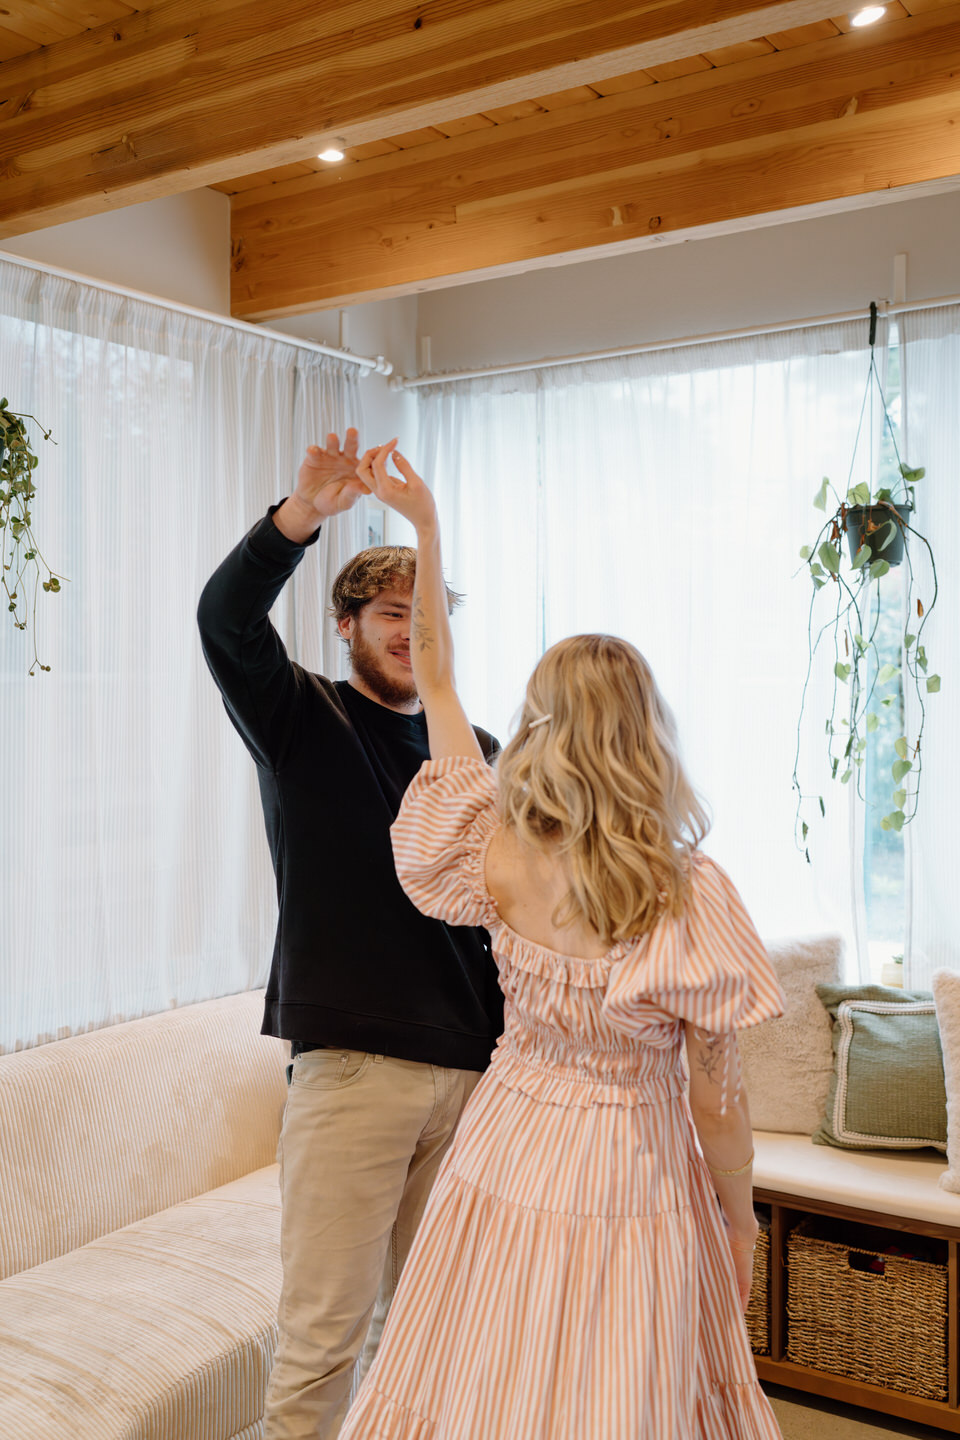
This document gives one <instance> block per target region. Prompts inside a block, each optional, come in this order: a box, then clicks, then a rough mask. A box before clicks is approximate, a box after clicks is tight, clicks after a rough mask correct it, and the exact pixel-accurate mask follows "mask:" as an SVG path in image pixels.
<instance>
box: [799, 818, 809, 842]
mask: <svg viewBox="0 0 960 1440" xmlns="http://www.w3.org/2000/svg"><path fill="white" fill-rule="evenodd" d="M809 834H810V826H809V825H808V824H807V822H806V820H804V821H803V822H802V824H801V826H800V838H801V839H802V840H806V838H807V836H808V835H809Z"/></svg>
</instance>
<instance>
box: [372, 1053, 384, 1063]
mask: <svg viewBox="0 0 960 1440" xmlns="http://www.w3.org/2000/svg"><path fill="white" fill-rule="evenodd" d="M373 1063H374V1065H382V1064H383V1056H382V1055H374V1057H373Z"/></svg>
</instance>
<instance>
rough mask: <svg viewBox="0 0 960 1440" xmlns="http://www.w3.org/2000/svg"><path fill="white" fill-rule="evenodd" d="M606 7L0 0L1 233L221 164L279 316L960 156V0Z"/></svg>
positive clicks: (256, 300) (767, 206) (536, 260)
mask: <svg viewBox="0 0 960 1440" xmlns="http://www.w3.org/2000/svg"><path fill="white" fill-rule="evenodd" d="M584 8H585V9H587V10H588V11H589V12H590V16H591V17H592V19H591V18H589V17H588V18H587V19H586V20H585V19H584V18H583V13H582V11H581V8H580V7H579V6H577V5H575V4H572V3H571V4H568V5H567V6H562V5H556V4H553V5H548V4H546V3H545V0H505V3H494V4H490V3H488V0H487V3H484V4H481V3H479V0H425V3H421V4H420V5H419V6H410V5H404V4H403V3H402V0H399V3H398V0H360V3H359V4H357V3H351V0H339V3H338V4H333V5H327V6H324V7H317V6H315V5H314V6H310V5H307V4H305V3H304V0H274V5H273V6H272V7H270V9H269V11H267V9H266V7H262V6H257V5H251V4H250V3H248V0H173V3H170V4H166V5H163V6H158V7H154V8H153V9H151V10H147V11H144V10H141V11H135V10H134V9H133V7H131V6H129V5H126V4H122V3H118V0H0V235H4V234H6V235H15V234H17V233H23V232H24V231H27V230H30V229H36V228H40V227H41V226H43V225H45V224H52V223H57V222H58V221H60V220H63V219H66V218H73V216H74V215H78V214H90V213H96V212H97V211H98V210H102V209H106V208H112V207H113V206H115V205H118V204H123V203H131V202H132V201H134V200H140V199H145V198H151V196H153V195H160V194H170V193H175V192H176V191H178V190H186V189H191V188H195V187H196V186H197V184H199V183H203V182H204V181H206V182H207V183H211V184H213V186H214V187H215V188H216V189H219V190H222V191H224V192H225V193H226V194H228V195H229V196H230V197H231V211H232V230H233V300H232V304H233V310H234V313H235V314H236V315H240V316H245V317H247V318H250V319H265V318H269V317H273V316H279V315H283V314H292V313H297V312H304V311H309V310H315V309H321V308H325V307H329V306H335V305H342V304H345V303H353V302H356V301H358V300H363V299H373V298H378V297H380V296H383V295H389V294H403V293H409V292H411V291H416V290H423V289H426V288H430V287H432V286H434V285H438V284H450V283H453V281H454V279H455V278H456V277H463V278H467V277H469V276H470V275H474V276H476V275H477V274H481V273H510V271H511V270H517V269H525V268H529V267H530V266H531V265H537V264H544V263H557V260H558V257H561V256H566V255H569V254H577V255H579V256H581V257H582V256H583V255H585V254H595V255H602V254H604V253H613V252H614V250H622V249H624V248H632V247H634V246H638V245H641V244H643V243H649V242H650V239H651V237H652V236H658V235H659V236H663V235H665V234H669V233H670V232H672V231H677V230H682V231H684V233H687V232H691V231H694V232H695V231H696V229H697V228H698V227H702V226H708V225H716V224H718V223H721V224H722V223H724V222H743V223H749V222H750V220H751V218H753V217H756V216H758V215H762V214H764V213H768V212H771V211H778V212H779V211H782V210H790V209H791V208H793V207H797V206H809V205H817V204H824V203H830V202H835V201H837V200H842V199H845V198H847V199H851V198H852V197H862V196H867V195H870V194H871V193H872V192H875V191H878V190H884V189H891V188H896V187H900V186H904V185H909V184H914V183H916V182H918V181H927V182H936V183H943V184H944V185H947V184H950V183H952V177H960V3H956V0H953V3H950V0H894V3H891V4H888V5H887V6H886V7H884V14H883V16H882V18H881V20H880V21H878V22H877V23H876V24H875V25H873V26H870V27H869V28H864V29H857V28H854V27H853V26H852V24H851V16H850V14H845V15H840V16H836V15H834V16H829V15H828V14H827V13H826V11H827V10H828V9H829V8H830V7H829V3H828V4H826V5H821V6H819V7H818V5H817V3H816V0H783V3H781V4H776V3H774V4H772V5H771V4H766V5H764V6H763V7H762V8H760V7H759V5H758V3H757V0H739V3H736V0H734V3H725V0H713V3H704V0H699V3H696V4H693V3H692V0H667V3H666V4H664V3H663V0H660V3H653V4H651V3H649V0H648V3H646V4H644V3H637V4H632V5H631V4H628V3H618V0H606V3H605V4H604V5H603V6H593V7H584ZM311 9H312V10H313V11H314V12H316V11H317V10H320V11H322V22H323V23H322V26H320V27H319V29H318V22H317V19H316V15H315V14H314V15H313V17H312V19H311V18H310V17H309V16H308V12H309V11H310V10H311ZM281 11H282V12H283V13H282V14H281V13H280V12H281ZM667 12H669V13H667ZM751 17H752V18H751ZM761 21H763V22H765V25H764V29H763V33H756V27H757V25H758V24H759V23H760V22H761ZM781 21H783V22H789V21H797V22H799V23H784V24H783V25H782V26H779V28H778V25H779V22H781ZM284 22H285V23H286V27H287V30H286V34H285V33H284ZM770 22H773V28H770ZM188 24H189V31H188V33H187V34H186V35H185V34H184V31H185V27H186V26H187V25H188ZM304 25H307V26H308V28H309V32H310V33H309V36H308V35H307V33H306V31H305V30H304ZM291 27H292V28H291ZM319 30H322V31H323V33H322V34H320V33H319ZM424 32H427V33H428V37H429V39H430V41H431V43H432V48H430V46H426V47H425V46H422V45H419V44H418V43H417V42H418V40H419V38H420V36H421V35H423V33H424ZM411 36H412V37H413V39H414V44H413V46H412V47H411V45H410V39H411ZM271 37H280V38H279V39H276V40H275V43H274V53H275V55H276V58H277V61H278V62H279V63H278V64H277V68H276V71H275V73H274V74H273V75H268V76H266V77H265V76H264V73H263V70H264V66H265V65H266V58H265V57H264V58H263V61H262V63H261V65H260V67H259V69H258V68H257V67H256V66H254V67H253V76H254V77H255V78H254V79H253V80H250V79H249V78H248V77H249V73H250V60H251V57H252V56H255V55H256V54H257V53H259V54H260V56H261V57H263V54H264V47H265V46H266V45H267V44H268V39H269V38H271ZM434 37H436V38H435V39H434ZM711 42H715V43H711ZM305 44H308V45H312V47H313V48H312V50H310V53H309V56H308V57H305V53H304V47H305ZM41 47H42V48H41ZM465 56H470V57H472V58H471V59H470V60H468V61H465ZM305 58H309V61H310V65H309V68H308V70H307V71H306V72H305V71H304V61H305ZM618 60H619V61H621V62H623V61H625V60H631V61H634V62H636V61H638V60H642V61H645V62H646V63H643V64H642V65H636V64H633V65H630V66H629V67H628V66H626V65H625V64H622V63H621V64H620V65H618V64H617V63H616V62H617V61H618ZM284 61H286V62H287V63H286V65H284V63H283V62H284ZM4 62H5V63H4ZM118 62H119V64H118ZM400 64H403V65H404V69H403V71H402V74H403V76H404V78H405V79H406V80H407V81H408V83H407V84H406V85H402V84H401V85H398V84H397V83H396V81H395V76H396V73H397V66H398V65H400ZM418 65H419V73H417V67H418ZM378 66H379V67H380V71H382V73H380V71H378V70H377V67H378ZM267 68H269V67H267ZM233 71H235V72H236V76H235V78H236V88H237V93H236V95H234V96H231V97H230V99H229V103H227V102H225V103H224V105H223V106H221V107H219V108H218V106H217V104H216V103H215V101H214V100H213V99H212V98H211V97H212V96H214V95H215V94H217V93H220V94H223V92H224V90H229V84H228V82H229V81H230V80H231V79H233V78H234V75H233ZM118 72H122V73H118ZM152 72H153V73H156V75H157V77H158V79H159V78H163V74H164V72H165V73H166V80H167V85H166V89H167V92H169V88H170V83H171V82H173V84H174V86H175V87H176V88H177V89H178V90H179V96H180V104H179V105H177V106H175V107H173V108H171V107H170V106H169V105H167V107H166V109H164V108H163V105H162V104H161V102H160V98H159V88H158V91H157V95H156V98H155V99H154V100H153V101H152V103H151V95H152V94H153V86H152V83H151V79H150V76H151V73H152ZM305 73H307V74H309V73H312V74H313V75H315V76H323V77H324V79H325V82H326V83H321V81H320V80H319V79H318V80H317V90H318V91H319V92H320V99H319V102H318V103H316V104H314V102H315V101H317V96H316V95H315V94H313V93H312V92H311V91H310V89H309V88H305V86H304V74H305ZM360 77H362V81H361V79H360ZM5 80H8V81H9V83H4V82H5ZM285 80H287V81H288V82H289V83H288V84H287V85H286V87H284V81H285ZM558 81H560V82H570V83H556V82H558ZM132 82H135V88H134V85H133V84H132ZM204 85H205V87H206V88H205V89H204V88H203V87H204ZM271 86H272V88H271ZM285 89H286V91H288V92H290V94H289V95H287V94H285V93H284V90H285ZM351 92H353V93H351ZM255 99H256V100H257V101H258V102H259V104H260V106H261V107H264V113H263V114H262V115H260V116H259V117H258V114H257V112H256V110H254V109H253V108H252V107H253V103H254V100H255ZM471 100H473V101H476V102H478V103H476V104H475V105H471V104H470V101H471ZM271 101H273V108H272V109H270V110H269V111H267V109H266V108H265V107H267V106H269V105H270V103H271ZM291 101H292V104H291ZM482 101H488V102H489V103H479V102H482ZM284 105H286V107H287V108H286V110H284V109H283V107H284ZM98 106H99V112H98V108H97V107H98ZM278 108H279V110H281V111H283V113H282V114H278V113H277V111H278ZM311 109H313V111H314V112H315V113H312V114H308V113H307V112H309V111H311ZM268 116H269V118H267V117H268ZM410 120H415V121H418V122H420V123H414V124H409V125H408V124H406V123H404V122H407V121H410ZM5 132H6V133H5ZM338 137H342V140H343V144H342V147H341V148H343V149H344V155H345V158H344V160H343V161H342V162H340V163H338V164H336V165H334V166H330V165H328V164H325V163H324V162H322V161H320V160H319V159H318V158H317V157H316V151H317V149H318V148H319V147H320V145H321V144H325V143H329V142H330V141H333V140H335V139H336V138H338ZM104 140H106V141H107V142H108V143H107V144H106V145H101V148H99V149H96V148H94V147H95V146H96V144H97V142H98V141H99V142H103V141H104ZM161 141H162V143H161ZM351 141H353V142H354V143H350V142H351ZM111 142H112V143H111ZM105 157H106V158H105ZM233 157H237V158H233ZM254 157H262V158H263V159H264V160H266V161H267V162H268V163H267V164H266V165H262V166H251V165H250V163H249V161H250V159H251V158H254ZM231 161H232V165H231ZM275 161H280V162H282V163H272V162H275ZM84 162H86V163H84ZM231 177H234V178H231ZM958 242H960V237H958Z"/></svg>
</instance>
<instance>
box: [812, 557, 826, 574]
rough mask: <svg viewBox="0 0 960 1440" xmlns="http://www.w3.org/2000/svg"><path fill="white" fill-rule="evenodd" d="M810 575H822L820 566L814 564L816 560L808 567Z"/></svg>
mask: <svg viewBox="0 0 960 1440" xmlns="http://www.w3.org/2000/svg"><path fill="white" fill-rule="evenodd" d="M810 574H811V575H822V574H823V566H822V565H818V564H817V562H816V560H814V561H813V563H812V565H811V566H810Z"/></svg>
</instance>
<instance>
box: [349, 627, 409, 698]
mask: <svg viewBox="0 0 960 1440" xmlns="http://www.w3.org/2000/svg"><path fill="white" fill-rule="evenodd" d="M350 664H351V665H352V666H353V668H354V671H355V672H356V674H357V675H358V676H359V678H360V679H361V680H362V681H363V683H364V684H365V685H366V686H367V688H368V689H369V690H372V691H373V693H374V695H376V697H377V699H378V700H379V701H380V703H381V705H404V704H409V703H410V701H411V700H416V698H417V687H416V685H415V684H414V681H413V676H412V675H411V676H410V678H409V680H407V679H404V680H394V679H393V678H392V677H391V676H390V675H387V674H385V673H384V671H383V670H382V669H381V667H380V661H379V660H378V659H377V652H376V651H375V650H374V648H373V646H372V645H371V644H370V642H369V641H368V640H366V639H365V638H364V636H363V633H362V631H361V630H360V627H359V625H358V626H357V627H356V630H355V631H354V634H353V638H352V639H351V641H350Z"/></svg>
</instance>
